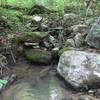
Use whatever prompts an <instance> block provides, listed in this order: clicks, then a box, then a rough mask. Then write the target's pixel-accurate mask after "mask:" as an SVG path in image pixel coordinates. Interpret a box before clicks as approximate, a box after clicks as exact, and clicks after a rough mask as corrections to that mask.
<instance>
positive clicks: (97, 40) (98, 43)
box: [86, 18, 100, 49]
mask: <svg viewBox="0 0 100 100" xmlns="http://www.w3.org/2000/svg"><path fill="white" fill-rule="evenodd" d="M86 41H87V44H88V45H89V46H92V47H95V48H97V49H100V18H98V20H97V21H96V23H95V24H94V25H93V26H92V28H91V30H90V32H89V33H88V35H87V37H86Z"/></svg>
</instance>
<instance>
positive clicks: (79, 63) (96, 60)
mask: <svg viewBox="0 0 100 100" xmlns="http://www.w3.org/2000/svg"><path fill="white" fill-rule="evenodd" d="M57 71H58V73H59V74H60V75H61V76H62V77H63V78H64V79H65V80H66V81H67V82H68V83H70V84H71V85H72V86H74V87H75V88H85V89H88V88H97V87H100V55H99V54H96V53H89V52H85V51H75V50H71V51H66V52H64V53H63V54H62V55H61V57H60V60H59V64H58V67H57Z"/></svg>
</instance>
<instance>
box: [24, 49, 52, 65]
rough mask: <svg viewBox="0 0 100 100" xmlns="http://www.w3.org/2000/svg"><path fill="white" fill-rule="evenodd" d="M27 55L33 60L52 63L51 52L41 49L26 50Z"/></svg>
mask: <svg viewBox="0 0 100 100" xmlns="http://www.w3.org/2000/svg"><path fill="white" fill-rule="evenodd" d="M25 56H26V58H27V59H28V60H29V61H31V62H36V63H43V64H50V63H51V59H52V56H51V52H49V51H45V50H40V49H30V50H26V51H25Z"/></svg>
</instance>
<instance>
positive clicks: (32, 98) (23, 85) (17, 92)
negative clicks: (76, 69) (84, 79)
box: [0, 64, 71, 100]
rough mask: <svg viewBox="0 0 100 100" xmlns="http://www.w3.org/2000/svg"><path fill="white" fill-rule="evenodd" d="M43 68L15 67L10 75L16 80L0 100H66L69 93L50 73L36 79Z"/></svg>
mask: <svg viewBox="0 0 100 100" xmlns="http://www.w3.org/2000/svg"><path fill="white" fill-rule="evenodd" d="M45 67H47V66H35V65H34V66H33V65H28V64H21V65H16V66H15V67H14V68H13V69H12V73H14V74H16V75H17V76H18V80H17V81H16V82H15V83H14V84H12V85H11V86H9V87H8V88H7V89H5V90H4V91H3V93H2V95H1V97H0V100H66V99H64V98H66V96H69V95H71V92H70V91H66V89H65V88H64V87H62V81H61V80H60V79H59V78H58V77H57V76H56V75H55V74H54V73H52V71H51V72H49V73H48V74H46V75H45V76H43V77H42V78H39V77H38V78H36V77H37V75H39V73H40V72H41V70H42V69H44V68H45Z"/></svg>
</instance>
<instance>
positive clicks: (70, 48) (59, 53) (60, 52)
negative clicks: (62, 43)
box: [58, 47, 74, 56]
mask: <svg viewBox="0 0 100 100" xmlns="http://www.w3.org/2000/svg"><path fill="white" fill-rule="evenodd" d="M73 49H74V48H72V47H63V48H62V49H60V50H59V52H58V55H59V56H61V54H63V53H64V52H65V51H70V50H73Z"/></svg>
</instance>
